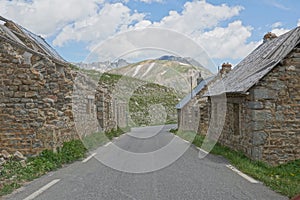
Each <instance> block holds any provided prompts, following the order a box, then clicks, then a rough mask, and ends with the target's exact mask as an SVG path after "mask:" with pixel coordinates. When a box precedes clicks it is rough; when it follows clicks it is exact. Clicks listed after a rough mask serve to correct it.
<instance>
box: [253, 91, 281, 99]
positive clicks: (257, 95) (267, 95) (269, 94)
mask: <svg viewBox="0 0 300 200" xmlns="http://www.w3.org/2000/svg"><path fill="white" fill-rule="evenodd" d="M253 96H254V99H276V98H277V96H278V95H277V93H276V91H274V90H270V89H267V88H257V89H254V90H253Z"/></svg>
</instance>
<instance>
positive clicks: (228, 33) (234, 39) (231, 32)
mask: <svg viewBox="0 0 300 200" xmlns="http://www.w3.org/2000/svg"><path fill="white" fill-rule="evenodd" d="M251 30H252V28H251V27H245V26H243V25H242V22H241V21H234V22H232V23H230V24H228V26H227V27H224V28H223V27H216V28H214V29H213V30H212V31H208V32H205V33H203V34H201V35H199V37H198V38H197V42H198V43H199V44H202V45H203V47H204V48H205V49H206V50H207V51H208V54H209V55H210V56H211V57H213V58H219V59H225V58H232V59H239V58H243V57H245V56H246V55H247V54H249V53H250V52H251V51H252V50H253V49H254V48H255V47H257V46H258V44H260V43H261V41H259V42H250V43H247V39H248V38H249V37H250V36H251Z"/></svg>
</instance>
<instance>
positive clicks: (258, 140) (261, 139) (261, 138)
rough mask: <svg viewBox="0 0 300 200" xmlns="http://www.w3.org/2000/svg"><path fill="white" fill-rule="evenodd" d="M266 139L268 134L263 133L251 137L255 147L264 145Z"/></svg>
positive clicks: (256, 133)
mask: <svg viewBox="0 0 300 200" xmlns="http://www.w3.org/2000/svg"><path fill="white" fill-rule="evenodd" d="M267 137H268V134H267V133H265V132H263V131H260V132H254V133H253V137H252V143H253V145H255V146H258V145H263V144H265V143H266V139H267Z"/></svg>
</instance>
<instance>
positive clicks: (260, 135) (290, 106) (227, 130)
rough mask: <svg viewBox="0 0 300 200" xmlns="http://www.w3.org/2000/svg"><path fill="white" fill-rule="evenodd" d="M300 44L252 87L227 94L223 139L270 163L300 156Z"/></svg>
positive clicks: (235, 147)
mask: <svg viewBox="0 0 300 200" xmlns="http://www.w3.org/2000/svg"><path fill="white" fill-rule="evenodd" d="M299 91H300V46H299V45H298V46H297V47H296V48H294V50H293V51H292V52H291V53H290V54H289V55H288V56H287V57H286V58H285V59H284V60H283V61H282V62H281V63H280V64H278V65H277V66H276V67H275V68H274V69H273V70H272V71H271V72H269V73H268V74H267V75H266V76H265V77H263V78H262V79H261V80H260V81H259V82H258V83H257V84H256V85H255V86H253V87H252V88H251V89H250V90H249V94H248V95H227V106H226V107H227V108H226V109H227V112H226V119H225V123H224V128H223V131H222V135H221V137H220V140H219V141H220V142H221V143H222V144H224V145H226V146H229V147H231V148H233V149H235V150H240V151H243V152H244V153H245V154H246V155H248V156H249V157H251V158H253V159H255V160H262V161H265V162H267V163H269V164H271V165H277V164H281V163H286V162H288V161H291V160H295V159H300V145H299V144H300V93H299Z"/></svg>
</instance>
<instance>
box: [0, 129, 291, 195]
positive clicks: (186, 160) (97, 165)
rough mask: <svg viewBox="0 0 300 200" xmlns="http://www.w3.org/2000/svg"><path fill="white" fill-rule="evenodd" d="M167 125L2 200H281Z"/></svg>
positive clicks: (127, 137)
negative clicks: (171, 130) (202, 153)
mask: <svg viewBox="0 0 300 200" xmlns="http://www.w3.org/2000/svg"><path fill="white" fill-rule="evenodd" d="M170 128H171V125H168V126H165V127H162V126H160V127H159V126H156V127H143V128H136V129H133V130H132V131H131V132H130V133H127V134H124V135H123V136H121V137H120V138H118V139H115V140H114V141H113V143H108V144H107V145H105V146H102V147H100V148H99V149H97V150H96V151H95V152H91V154H93V155H94V157H92V158H91V159H89V160H87V161H86V162H84V163H83V162H82V161H80V162H79V161H78V162H76V163H74V164H72V165H69V166H67V167H65V168H62V169H60V170H58V171H55V172H51V173H49V174H47V175H45V176H43V177H41V178H39V179H37V180H35V181H33V182H31V183H28V184H26V185H25V186H24V187H22V188H21V189H19V190H17V191H16V192H14V193H13V194H11V195H9V196H6V197H5V198H4V199H10V200H11V199H17V200H19V199H25V200H30V199H37V200H62V199H67V200H79V199H80V200H81V199H82V200H88V199H101V200H106V199H107V200H127V199H128V200H133V199H137V200H141V199H147V200H148V199H149V200H152V199H172V200H177V199H180V200H184V199H186V200H193V199H195V200H211V199H212V200H213V199H216V200H221V199H222V200H223V199H224V200H225V199H228V200H234V199H237V200H244V199H245V200H246V199H249V200H253V199H257V200H279V199H280V200H281V199H287V198H286V197H283V196H281V195H279V194H277V193H275V192H273V191H271V190H270V189H268V188H267V187H266V186H264V185H263V184H262V183H252V182H249V181H248V180H247V179H245V178H243V177H242V176H240V175H239V174H238V173H236V172H234V171H232V170H231V169H229V168H228V167H226V165H227V164H228V162H227V161H226V160H225V159H224V158H222V157H219V156H214V155H208V156H206V157H205V158H203V159H200V158H199V150H198V149H197V148H195V147H194V146H190V145H189V144H188V143H186V142H185V141H184V140H182V139H180V138H178V137H175V136H174V135H173V134H171V133H168V130H169V129H170Z"/></svg>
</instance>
